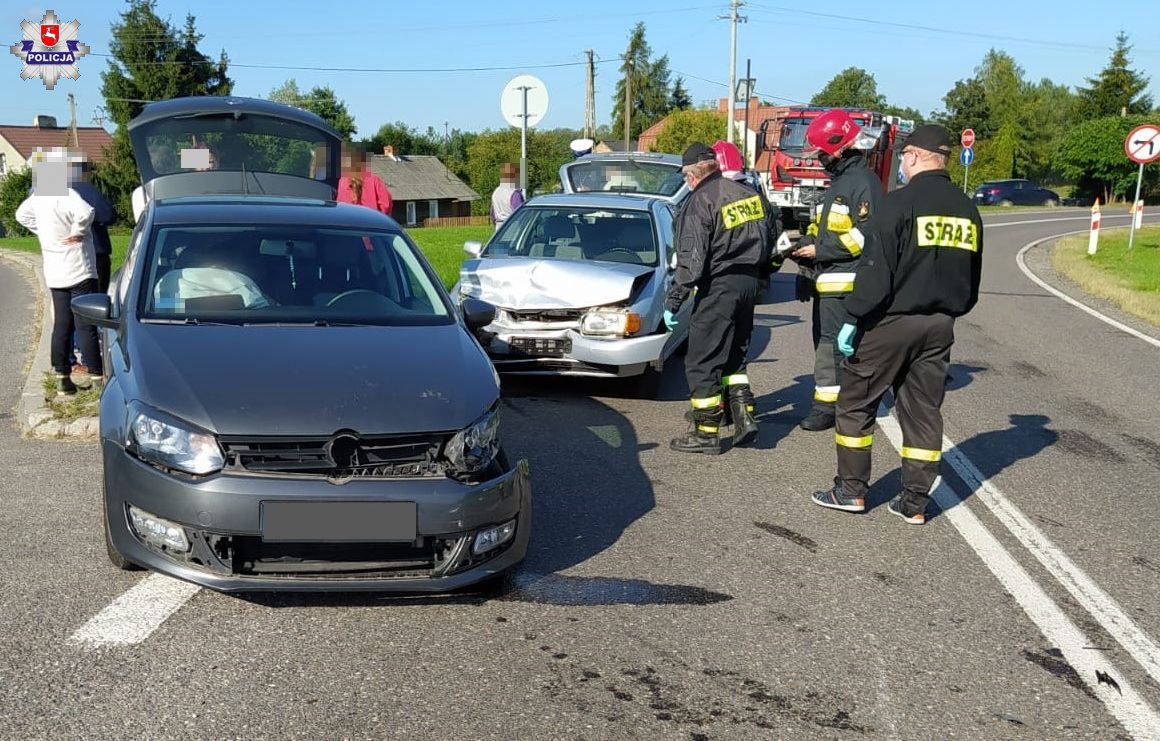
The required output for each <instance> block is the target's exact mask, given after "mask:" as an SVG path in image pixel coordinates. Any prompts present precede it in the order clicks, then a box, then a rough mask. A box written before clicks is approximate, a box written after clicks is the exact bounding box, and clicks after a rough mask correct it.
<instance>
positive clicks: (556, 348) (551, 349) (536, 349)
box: [508, 337, 572, 357]
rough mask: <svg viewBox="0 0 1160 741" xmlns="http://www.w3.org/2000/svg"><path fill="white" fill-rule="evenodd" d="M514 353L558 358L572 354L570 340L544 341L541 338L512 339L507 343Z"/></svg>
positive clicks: (549, 339)
mask: <svg viewBox="0 0 1160 741" xmlns="http://www.w3.org/2000/svg"><path fill="white" fill-rule="evenodd" d="M508 344H509V345H511V348H512V349H513V350H515V351H516V352H520V353H523V354H524V355H536V356H547V357H560V356H562V355H564V354H565V353H569V352H572V340H566V339H564V340H561V339H551V338H548V339H545V338H541V337H513V338H512V339H511V342H509V343H508Z"/></svg>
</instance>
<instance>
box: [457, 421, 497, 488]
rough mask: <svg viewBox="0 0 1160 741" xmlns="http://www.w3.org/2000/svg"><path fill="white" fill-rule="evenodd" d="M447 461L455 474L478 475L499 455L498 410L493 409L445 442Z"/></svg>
mask: <svg viewBox="0 0 1160 741" xmlns="http://www.w3.org/2000/svg"><path fill="white" fill-rule="evenodd" d="M444 454H445V455H446V456H447V460H449V461H450V462H451V465H452V466H454V467H455V471H456V472H457V473H462V474H467V473H478V472H479V471H482V470H483V469H484V468H487V467H488V466H489V465H491V462H492V461H493V460H495V457H496V455H498V454H499V409H497V408H493V409H492V410H491V411H489V412H487V413H486V414H484V415H483V416H482V417H480V418H479V419H477V420H475V422H472V423H471V424H470V425H468V426H467V427H466V428H464V429H462V430H460V431H459V432H457V433H455V434H454V435H453V436H452V437H451V439H450V440H448V441H447V447H446V449H445V453H444Z"/></svg>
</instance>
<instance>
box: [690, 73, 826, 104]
mask: <svg viewBox="0 0 1160 741" xmlns="http://www.w3.org/2000/svg"><path fill="white" fill-rule="evenodd" d="M673 72H674V73H676V74H677V75H679V76H681V77H688V78H689V79H692V80H699V81H700V82H707V83H709V84H710V85H717V86H719V87H729V83H726V82H720V81H718V80H710V79H707V78H704V77H698V76H697V75H691V74H689V73H688V72H681V71H679V70H673ZM753 94H754V95H756V96H757V97H759V98H766V99H769V100H784V101H785V102H787V103H793V104H795V105H809V103H808V102H807V101H804V100H795V99H794V98H786V97H783V96H781V95H767V94H766V93H763V92H761V91H760V90H754V91H753Z"/></svg>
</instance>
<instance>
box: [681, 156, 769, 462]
mask: <svg viewBox="0 0 1160 741" xmlns="http://www.w3.org/2000/svg"><path fill="white" fill-rule="evenodd" d="M681 165H682V168H681V169H682V172H683V174H684V177H685V182H686V183H687V184H688V186H689V188H690V189H691V190H692V192H691V193H690V194H689V196H688V197H687V198H686V199H685V204H684V205H683V206H682V208H681V212H680V215H679V216H678V217H677V223H676V230H675V231H676V237H677V271H676V275H675V276H674V279H673V283H672V287H671V288H670V289H669V293H668V296H667V297H666V299H665V324H666V325H667V326H668V327H669V329H672V328H673V327H675V326H676V324H677V318H676V314H677V312H678V311H679V310H680V308H681V305H682V304H683V303H684V302H685V301H686V300H689V299H690V296H691V297H692V301H693V313H692V318H691V319H690V320H689V321H690V324H689V349H688V352H687V353H686V356H685V376H686V378H687V380H688V383H689V390H690V392H691V394H692V396H691V399H690V404H691V406H692V409H691V410H690V413H689V418H690V420H691V422H692V427H691V429H690V430H689V432H688V433H687V434H686V435H685V436H684V437H680V438H676V439H674V440H673V441H672V443H671V445H670V447H672V449H673V450H677V451H680V452H682V453H707V454H710V455H716V454H719V453H721V452H722V450H721V438H720V427H721V424H722V422H723V421H724V416H725V410H724V402H723V401H722V394H721V390H722V383H724V384H725V386H726V387H728V388H729V393H730V400H731V402H732V412H733V424H734V444H735V445H736V444H741V443H744V442H747V441H749V440H750V439H752V437H753V436H754V435H756V434H757V424H756V422H755V421H754V420H753V417H752V413H751V412H752V410H751V409H750V406H749V404H750V401H749V400H751V399H752V392H751V391H749V381H748V378H747V377H746V357H745V356H746V353H747V352H748V349H749V335H750V333H751V332H752V330H753V306H754V304H755V303H756V302H757V292H758V280H759V276H760V274H761V270H762V261H763V260H764V259H768V255H769V232H768V224H767V222H766V209H765V206H764V205H763V203H762V199H761V197H760V196H758V195H757V194H756V193H754V192H753V191H752V190H751V189H750V188H748V187H746V186H744V185H741V184H740V183H738V182H736V181H733V180H730V179H727V178H724V177H722V176H721V171H720V167H719V166H718V164H717V160H716V157H715V155H714V153H713V150H712V149H710V148H709V147H707V146H705V145H704V144H703V143H701V142H694V143H693V144H692V145H690V146H689V148H688V149H687V150H685V153H684V155H683V156H682V158H681ZM735 387H736V388H735ZM741 389H745V394H747V396H743V395H742V392H741Z"/></svg>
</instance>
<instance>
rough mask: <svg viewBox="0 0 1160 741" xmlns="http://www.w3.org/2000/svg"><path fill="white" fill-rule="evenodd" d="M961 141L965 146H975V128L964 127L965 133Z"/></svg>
mask: <svg viewBox="0 0 1160 741" xmlns="http://www.w3.org/2000/svg"><path fill="white" fill-rule="evenodd" d="M959 142H960V143H961V144H962V145H963V146H964V147H973V146H975V130H974V129H963V135H962V137H961V138H960V139H959Z"/></svg>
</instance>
